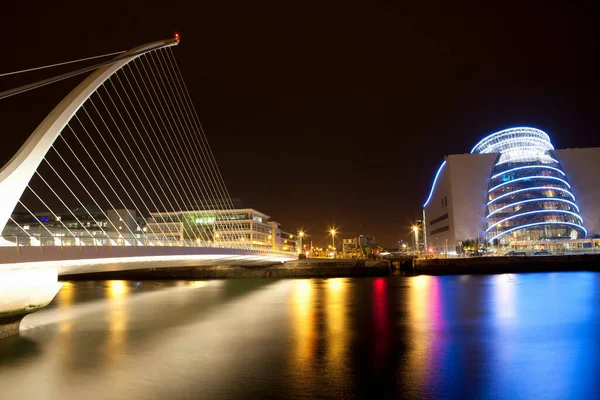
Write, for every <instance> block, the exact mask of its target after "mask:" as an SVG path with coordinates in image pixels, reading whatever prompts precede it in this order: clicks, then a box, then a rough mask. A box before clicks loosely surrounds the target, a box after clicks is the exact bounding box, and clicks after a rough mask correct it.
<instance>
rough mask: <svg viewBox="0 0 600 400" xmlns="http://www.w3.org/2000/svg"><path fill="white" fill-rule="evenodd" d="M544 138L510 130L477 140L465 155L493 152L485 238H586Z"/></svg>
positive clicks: (501, 241) (528, 131)
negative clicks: (494, 160)
mask: <svg viewBox="0 0 600 400" xmlns="http://www.w3.org/2000/svg"><path fill="white" fill-rule="evenodd" d="M553 150H554V147H553V146H552V143H551V142H550V138H549V137H548V135H547V134H546V133H545V132H543V131H541V130H539V129H534V128H511V129H506V130H503V131H500V132H496V133H494V134H492V135H489V136H487V137H486V138H484V139H483V140H481V141H480V142H479V143H477V145H475V147H474V148H473V149H472V150H471V153H474V154H482V153H498V158H497V160H496V163H495V165H494V168H493V169H492V175H491V177H490V181H489V186H488V193H487V208H486V240H487V242H488V243H493V244H507V243H509V242H513V241H521V240H543V239H577V238H583V237H585V236H586V231H585V229H584V228H583V220H582V218H581V216H580V215H579V208H578V207H577V204H576V202H575V196H574V195H573V193H572V191H571V186H570V184H569V182H568V179H567V176H566V175H565V173H564V171H563V170H562V168H561V166H560V163H559V162H558V161H557V160H556V158H555V157H554V156H553V154H552V151H553Z"/></svg>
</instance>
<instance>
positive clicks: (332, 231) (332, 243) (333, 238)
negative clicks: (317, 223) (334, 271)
mask: <svg viewBox="0 0 600 400" xmlns="http://www.w3.org/2000/svg"><path fill="white" fill-rule="evenodd" d="M329 233H330V234H331V245H332V246H331V247H333V251H334V252H335V233H336V232H335V228H331V229H330V230H329Z"/></svg>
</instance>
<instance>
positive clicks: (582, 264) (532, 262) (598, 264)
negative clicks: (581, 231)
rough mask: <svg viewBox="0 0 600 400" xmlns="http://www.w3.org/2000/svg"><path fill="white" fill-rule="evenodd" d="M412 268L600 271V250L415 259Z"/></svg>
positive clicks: (440, 272) (425, 271)
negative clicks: (557, 254)
mask: <svg viewBox="0 0 600 400" xmlns="http://www.w3.org/2000/svg"><path fill="white" fill-rule="evenodd" d="M413 270H414V273H415V274H424V275H454V274H504V273H518V272H549V271H600V254H578V255H561V256H512V257H470V258H447V259H445V258H437V259H416V260H413Z"/></svg>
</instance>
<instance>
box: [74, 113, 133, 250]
mask: <svg viewBox="0 0 600 400" xmlns="http://www.w3.org/2000/svg"><path fill="white" fill-rule="evenodd" d="M81 108H82V109H83V110H84V111H85V106H84V105H82V106H81ZM74 117H75V119H76V120H77V121H78V122H79V124H80V125H81V127H82V128H83V131H84V132H85V133H86V135H87V136H88V137H89V138H90V140H91V141H92V143H93V144H94V147H95V148H96V150H98V152H99V153H100V156H101V157H102V159H103V160H104V162H106V165H108V168H109V169H110V171H111V172H112V173H113V175H115V177H116V176H117V175H116V174H115V172H114V170H113V169H112V167H111V166H110V164H109V163H108V161H106V158H105V157H104V155H103V154H102V153H101V152H100V150H99V149H98V147H97V145H96V143H94V141H93V139H92V136H91V135H90V134H89V132H88V130H87V128H86V127H85V125H83V123H82V122H81V120H80V119H79V117H78V116H77V114H75V115H74ZM92 123H93V122H92ZM74 137H75V139H77V141H78V142H79V144H80V145H81V147H82V148H83V150H84V151H85V153H86V154H87V155H88V157H89V158H90V160H92V163H93V164H94V165H95V166H96V168H97V169H98V171H99V172H100V175H102V177H103V178H104V180H105V181H106V183H108V186H109V187H110V189H111V190H112V192H113V193H114V194H115V196H117V200H118V201H119V202H120V203H121V205H122V206H123V208H124V209H125V212H126V213H127V214H128V215H129V216H130V217H131V219H133V220H134V221H135V224H136V225H137V228H138V229H139V228H140V226H139V224H138V223H137V221H136V219H135V218H134V217H133V215H131V212H130V211H129V208H128V207H127V206H126V205H125V202H124V201H123V200H122V199H121V196H119V194H118V193H117V191H116V190H115V189H114V187H113V186H112V185H111V183H110V181H109V180H108V179H107V178H106V176H105V175H104V172H102V168H100V167H99V166H98V164H97V163H96V160H94V157H92V156H91V154H90V153H89V151H88V149H87V147H86V146H84V144H83V143H82V142H81V140H80V139H79V137H78V136H77V135H74ZM117 182H119V184H120V185H121V187H122V188H123V190H125V188H124V187H123V185H122V184H121V181H120V180H119V179H118V178H117ZM126 192H127V191H126ZM113 210H114V211H115V213H116V214H117V215H119V217H120V214H119V213H118V212H117V210H115V209H113ZM123 225H125V226H126V227H127V230H128V231H129V233H131V236H132V238H133V239H134V240H136V236H135V234H134V233H133V232H132V231H131V228H130V227H129V224H127V223H124V224H123ZM140 230H141V229H140ZM142 232H143V231H142Z"/></svg>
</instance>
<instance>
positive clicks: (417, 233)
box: [412, 225, 419, 253]
mask: <svg viewBox="0 0 600 400" xmlns="http://www.w3.org/2000/svg"><path fill="white" fill-rule="evenodd" d="M412 230H413V232H414V233H415V251H416V252H417V253H418V252H419V227H418V226H417V225H413V227H412Z"/></svg>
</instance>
